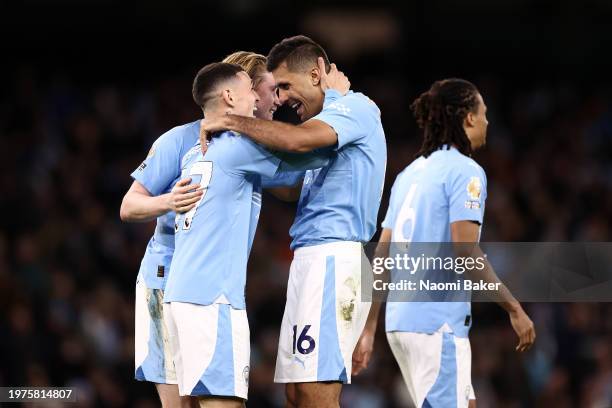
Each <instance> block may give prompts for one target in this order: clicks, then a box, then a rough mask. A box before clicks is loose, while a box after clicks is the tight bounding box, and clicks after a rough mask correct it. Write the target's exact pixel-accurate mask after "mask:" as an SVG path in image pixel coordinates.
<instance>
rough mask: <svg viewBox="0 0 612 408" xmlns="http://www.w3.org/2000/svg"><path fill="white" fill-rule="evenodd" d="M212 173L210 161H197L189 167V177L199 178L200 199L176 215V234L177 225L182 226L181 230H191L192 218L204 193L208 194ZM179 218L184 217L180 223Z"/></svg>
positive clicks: (204, 195)
mask: <svg viewBox="0 0 612 408" xmlns="http://www.w3.org/2000/svg"><path fill="white" fill-rule="evenodd" d="M212 171H213V163H212V162H211V161H199V162H197V163H195V164H194V165H193V166H191V169H190V171H189V176H201V179H200V187H201V188H202V189H203V191H202V197H201V198H200V199H199V200H198V202H197V203H196V205H195V206H194V207H193V208H192V209H191V210H189V211H187V212H186V213H185V214H176V219H175V224H174V225H175V230H176V231H177V232H178V228H179V225H181V224H182V225H183V230H184V231H188V230H190V229H191V222H192V221H193V217H194V216H195V213H196V211H198V207H200V204H201V203H202V201H203V200H204V197H206V193H207V192H208V185H209V184H210V179H211V178H212ZM181 217H184V218H183V220H182V222H181Z"/></svg>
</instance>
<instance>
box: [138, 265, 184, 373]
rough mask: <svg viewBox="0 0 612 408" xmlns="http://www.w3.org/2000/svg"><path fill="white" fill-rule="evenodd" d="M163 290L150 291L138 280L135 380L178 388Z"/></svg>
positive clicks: (141, 279) (140, 278) (139, 277)
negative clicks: (165, 319)
mask: <svg viewBox="0 0 612 408" xmlns="http://www.w3.org/2000/svg"><path fill="white" fill-rule="evenodd" d="M163 295H164V293H163V290H161V289H150V288H147V286H146V284H145V281H144V279H143V278H142V276H141V275H138V278H137V279H136V308H135V313H134V316H135V322H134V327H135V335H134V343H135V344H134V360H135V374H134V377H135V378H136V379H137V380H139V381H150V382H153V383H158V384H176V373H175V371H174V363H173V361H172V353H171V351H170V344H169V340H168V330H167V329H166V324H165V321H164V311H163V307H162V305H163V303H162V302H163Z"/></svg>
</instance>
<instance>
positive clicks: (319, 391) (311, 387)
mask: <svg viewBox="0 0 612 408" xmlns="http://www.w3.org/2000/svg"><path fill="white" fill-rule="evenodd" d="M341 391H342V383H340V382H311V383H296V384H295V397H296V403H297V406H298V407H299V408H337V407H339V406H340V392H341Z"/></svg>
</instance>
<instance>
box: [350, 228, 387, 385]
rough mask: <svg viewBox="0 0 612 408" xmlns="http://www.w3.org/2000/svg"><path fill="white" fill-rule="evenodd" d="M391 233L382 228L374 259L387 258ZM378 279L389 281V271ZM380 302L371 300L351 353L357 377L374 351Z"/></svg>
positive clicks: (366, 365)
mask: <svg viewBox="0 0 612 408" xmlns="http://www.w3.org/2000/svg"><path fill="white" fill-rule="evenodd" d="M391 235H392V231H391V230H390V229H388V228H384V229H383V230H382V232H381V234H380V238H379V239H378V245H376V249H375V250H374V257H375V258H387V257H388V256H389V243H390V242H391ZM380 279H382V280H383V281H384V282H388V281H389V271H388V270H387V269H386V268H385V270H384V272H383V273H382V274H381V276H380ZM381 306H382V302H376V301H374V299H372V306H371V307H370V312H369V313H368V320H367V321H366V324H365V327H364V329H363V332H362V333H361V336H360V337H359V341H358V342H357V346H356V347H355V350H354V351H353V375H358V374H359V373H360V372H362V371H363V370H365V369H366V368H367V367H368V363H369V362H370V357H372V352H373V350H374V339H375V335H376V328H377V327H378V316H379V315H380V308H381Z"/></svg>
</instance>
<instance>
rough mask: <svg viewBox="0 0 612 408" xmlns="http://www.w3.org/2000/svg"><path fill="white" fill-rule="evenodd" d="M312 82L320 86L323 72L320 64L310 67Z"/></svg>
mask: <svg viewBox="0 0 612 408" xmlns="http://www.w3.org/2000/svg"><path fill="white" fill-rule="evenodd" d="M310 82H311V83H312V85H313V86H318V85H319V84H320V83H321V72H320V71H319V67H318V66H314V67H312V68H311V69H310Z"/></svg>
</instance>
